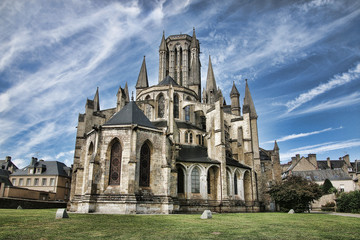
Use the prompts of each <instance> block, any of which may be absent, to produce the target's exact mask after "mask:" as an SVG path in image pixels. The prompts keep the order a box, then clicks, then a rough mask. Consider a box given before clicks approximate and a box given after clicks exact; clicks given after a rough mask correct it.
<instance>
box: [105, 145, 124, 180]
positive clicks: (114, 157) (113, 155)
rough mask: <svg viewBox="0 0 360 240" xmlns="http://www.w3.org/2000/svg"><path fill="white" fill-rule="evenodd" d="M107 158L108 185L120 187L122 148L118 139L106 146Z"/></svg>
mask: <svg viewBox="0 0 360 240" xmlns="http://www.w3.org/2000/svg"><path fill="white" fill-rule="evenodd" d="M108 154H109V155H108V156H109V159H110V161H109V163H110V164H109V165H110V166H109V185H120V178H121V164H122V146H121V143H120V140H119V139H118V138H114V139H113V140H111V142H110V143H109V146H108Z"/></svg>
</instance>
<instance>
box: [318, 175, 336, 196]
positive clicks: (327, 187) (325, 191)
mask: <svg viewBox="0 0 360 240" xmlns="http://www.w3.org/2000/svg"><path fill="white" fill-rule="evenodd" d="M321 188H322V192H323V194H329V193H330V189H332V188H334V186H333V185H332V183H331V181H330V180H329V179H325V181H324V184H323V185H322V187H321Z"/></svg>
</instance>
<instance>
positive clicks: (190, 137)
mask: <svg viewBox="0 0 360 240" xmlns="http://www.w3.org/2000/svg"><path fill="white" fill-rule="evenodd" d="M192 142H193V136H192V133H190V134H189V143H192Z"/></svg>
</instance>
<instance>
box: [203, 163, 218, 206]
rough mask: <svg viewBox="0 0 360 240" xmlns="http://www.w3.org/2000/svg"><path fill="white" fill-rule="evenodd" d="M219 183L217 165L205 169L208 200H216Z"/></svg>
mask: <svg viewBox="0 0 360 240" xmlns="http://www.w3.org/2000/svg"><path fill="white" fill-rule="evenodd" d="M219 181H220V168H219V166H217V165H212V166H210V167H209V168H208V169H207V176H206V183H207V194H208V199H209V200H217V198H218V187H219V186H220V184H219Z"/></svg>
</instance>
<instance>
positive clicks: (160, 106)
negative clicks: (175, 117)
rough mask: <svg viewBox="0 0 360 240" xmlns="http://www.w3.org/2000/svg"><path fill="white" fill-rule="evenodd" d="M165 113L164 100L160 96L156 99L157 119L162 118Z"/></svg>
mask: <svg viewBox="0 0 360 240" xmlns="http://www.w3.org/2000/svg"><path fill="white" fill-rule="evenodd" d="M164 113H165V98H164V95H162V94H160V96H159V98H158V118H163V117H164Z"/></svg>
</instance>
